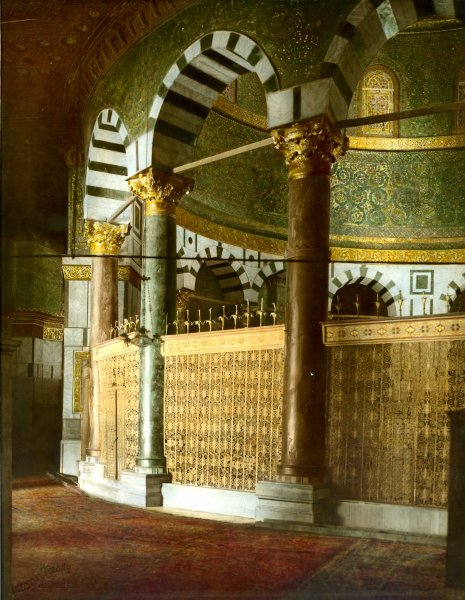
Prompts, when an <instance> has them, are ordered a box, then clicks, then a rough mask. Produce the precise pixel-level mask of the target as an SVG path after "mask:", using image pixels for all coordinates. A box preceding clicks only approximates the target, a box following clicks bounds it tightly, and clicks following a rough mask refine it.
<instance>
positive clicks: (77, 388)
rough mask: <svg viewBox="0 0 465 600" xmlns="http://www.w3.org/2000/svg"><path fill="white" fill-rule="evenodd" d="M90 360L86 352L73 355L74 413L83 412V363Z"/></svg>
mask: <svg viewBox="0 0 465 600" xmlns="http://www.w3.org/2000/svg"><path fill="white" fill-rule="evenodd" d="M88 358H89V353H88V352H86V351H75V352H74V355H73V359H74V364H73V413H82V412H83V403H82V366H83V365H82V363H83V362H84V361H86V360H88Z"/></svg>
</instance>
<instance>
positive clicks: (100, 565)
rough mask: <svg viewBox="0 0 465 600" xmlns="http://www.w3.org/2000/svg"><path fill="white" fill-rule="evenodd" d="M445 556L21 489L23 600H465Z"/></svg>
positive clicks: (18, 570) (16, 524) (16, 518)
mask: <svg viewBox="0 0 465 600" xmlns="http://www.w3.org/2000/svg"><path fill="white" fill-rule="evenodd" d="M444 555H445V551H444V549H443V548H439V547H435V546H423V545H421V546H420V545H415V544H405V543H403V544H400V543H392V542H381V541H374V540H365V539H362V540H360V539H354V538H347V537H346V538H343V537H323V536H315V535H309V534H305V533H295V532H287V531H276V530H268V529H262V528H260V529H256V528H255V527H254V526H253V525H252V524H231V523H224V522H221V521H210V520H205V519H195V518H185V517H179V516H173V515H168V514H166V513H159V512H152V511H149V510H143V509H137V508H129V507H126V506H122V505H119V504H113V503H110V502H105V501H103V500H97V499H95V498H91V497H88V496H86V495H84V494H83V493H82V492H80V491H79V490H78V489H77V488H74V487H69V486H63V485H60V484H57V483H55V482H53V481H51V480H46V479H31V480H21V481H17V482H15V485H14V490H13V592H14V595H13V597H14V599H15V600H28V599H34V600H77V599H83V600H84V599H85V600H123V599H124V600H132V599H148V598H150V599H152V598H153V599H157V600H158V599H160V600H165V599H170V600H171V599H173V600H197V599H199V600H212V599H215V600H217V599H218V600H223V599H224V600H233V599H234V600H278V599H279V600H281V599H283V600H284V599H286V600H300V599H304V598H305V599H307V598H308V599H313V598H314V599H316V600H319V599H320V598H321V599H323V598H328V599H329V598H331V599H333V598H334V599H337V598H357V599H358V598H373V599H390V598H418V599H420V598H422V599H423V598H424V599H431V600H433V599H434V600H437V599H440V598H448V599H449V598H451V599H452V598H454V599H456V598H465V596H464V595H461V594H459V593H457V592H452V591H450V590H445V589H444V584H443V581H444Z"/></svg>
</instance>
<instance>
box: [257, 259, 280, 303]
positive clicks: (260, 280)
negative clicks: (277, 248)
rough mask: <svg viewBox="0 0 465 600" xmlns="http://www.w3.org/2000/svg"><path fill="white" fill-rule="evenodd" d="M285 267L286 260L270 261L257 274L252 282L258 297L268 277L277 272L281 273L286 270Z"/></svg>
mask: <svg viewBox="0 0 465 600" xmlns="http://www.w3.org/2000/svg"><path fill="white" fill-rule="evenodd" d="M284 269H285V267H284V262H283V261H282V260H278V261H276V262H269V263H268V264H266V265H265V266H264V267H263V269H261V270H260V271H259V272H258V273H257V274H256V275H255V279H254V280H253V282H252V289H253V290H254V291H255V292H256V294H257V298H258V292H259V291H260V288H261V287H262V286H263V284H264V283H265V281H266V280H267V279H268V277H271V276H272V275H276V273H281V271H284Z"/></svg>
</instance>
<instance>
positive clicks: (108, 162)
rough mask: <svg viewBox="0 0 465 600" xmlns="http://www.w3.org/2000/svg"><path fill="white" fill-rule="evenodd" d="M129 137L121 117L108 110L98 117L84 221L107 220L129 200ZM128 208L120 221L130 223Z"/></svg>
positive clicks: (91, 147)
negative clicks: (127, 150)
mask: <svg viewBox="0 0 465 600" xmlns="http://www.w3.org/2000/svg"><path fill="white" fill-rule="evenodd" d="M127 146H128V134H127V131H126V128H125V126H124V124H123V122H122V121H121V119H120V117H119V115H118V113H117V112H116V111H114V110H113V109H111V108H106V109H105V110H102V112H101V113H100V114H99V116H98V117H97V120H96V122H95V125H94V128H93V130H92V137H91V140H90V144H89V152H88V159H87V171H86V188H85V196H84V218H86V219H95V220H97V221H104V220H106V219H107V218H108V217H109V216H111V214H112V213H113V212H114V211H115V210H116V209H117V208H118V207H119V206H120V205H121V204H122V203H123V202H125V201H126V200H127V199H128V198H130V195H131V194H130V192H129V190H128V185H127V181H126V179H127V177H128V158H127V152H126V149H127ZM130 211H131V209H130V208H128V209H127V210H126V211H125V212H124V213H123V214H122V215H120V216H119V217H118V220H119V222H121V223H127V222H128V221H129V220H130V214H131V213H130Z"/></svg>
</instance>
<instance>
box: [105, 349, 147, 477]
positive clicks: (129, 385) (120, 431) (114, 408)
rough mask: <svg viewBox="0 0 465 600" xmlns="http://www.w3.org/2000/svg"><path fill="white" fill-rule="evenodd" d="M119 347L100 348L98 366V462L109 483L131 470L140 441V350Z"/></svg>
mask: <svg viewBox="0 0 465 600" xmlns="http://www.w3.org/2000/svg"><path fill="white" fill-rule="evenodd" d="M122 344H123V342H121V341H120V340H116V341H115V343H114V344H112V343H107V344H105V345H102V346H101V347H100V349H101V350H104V351H106V354H107V356H103V357H100V359H99V360H98V362H97V364H98V377H99V391H100V435H101V439H100V450H101V460H102V462H103V463H104V464H105V465H106V473H105V476H106V477H109V478H110V479H119V478H120V476H121V471H122V470H123V469H131V470H133V469H134V467H135V466H136V456H137V449H138V439H139V433H138V414H139V363H140V361H139V350H138V348H134V347H129V348H127V350H126V351H121V346H122ZM112 347H114V352H115V353H114V354H111V351H112Z"/></svg>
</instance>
